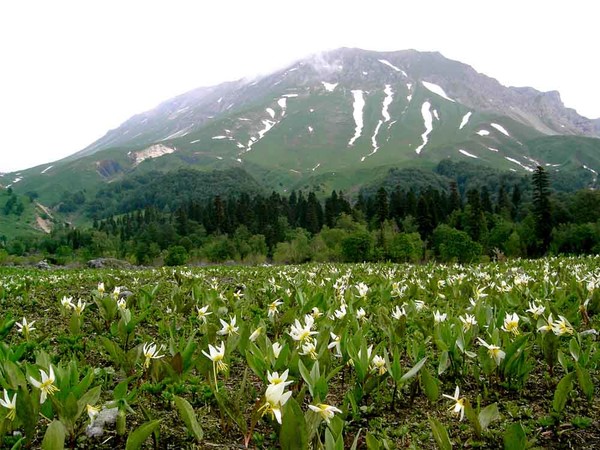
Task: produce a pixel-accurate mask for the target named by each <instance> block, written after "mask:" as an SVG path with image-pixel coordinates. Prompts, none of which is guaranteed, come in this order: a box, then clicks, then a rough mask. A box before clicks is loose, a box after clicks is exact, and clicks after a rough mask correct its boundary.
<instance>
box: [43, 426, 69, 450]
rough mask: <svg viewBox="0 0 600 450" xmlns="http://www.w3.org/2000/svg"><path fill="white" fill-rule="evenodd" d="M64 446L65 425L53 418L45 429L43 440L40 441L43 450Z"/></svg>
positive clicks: (61, 449)
mask: <svg viewBox="0 0 600 450" xmlns="http://www.w3.org/2000/svg"><path fill="white" fill-rule="evenodd" d="M64 448H65V427H64V426H63V424H62V423H61V422H60V421H58V420H54V421H53V422H52V423H51V424H50V425H48V428H47V429H46V434H45V435H44V440H43V441H42V449H43V450H63V449H64Z"/></svg>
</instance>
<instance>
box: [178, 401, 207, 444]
mask: <svg viewBox="0 0 600 450" xmlns="http://www.w3.org/2000/svg"><path fill="white" fill-rule="evenodd" d="M175 405H176V406H177V410H178V411H179V416H180V417H181V419H182V420H183V422H184V423H185V426H186V427H187V429H188V431H189V432H190V433H192V434H193V435H194V437H195V438H196V441H198V442H201V441H202V438H203V437H204V432H203V431H202V427H201V426H200V424H199V423H198V419H197V418H196V413H195V412H194V408H193V407H192V405H190V402H188V401H187V400H186V399H184V398H181V397H178V396H175Z"/></svg>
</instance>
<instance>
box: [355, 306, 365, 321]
mask: <svg viewBox="0 0 600 450" xmlns="http://www.w3.org/2000/svg"><path fill="white" fill-rule="evenodd" d="M356 318H357V319H358V320H365V319H366V318H367V312H366V311H365V310H364V309H363V308H359V309H358V311H356Z"/></svg>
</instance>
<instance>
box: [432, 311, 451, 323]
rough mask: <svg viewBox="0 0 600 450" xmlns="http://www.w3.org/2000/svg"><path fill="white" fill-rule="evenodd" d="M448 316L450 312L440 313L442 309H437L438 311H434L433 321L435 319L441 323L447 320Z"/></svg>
mask: <svg viewBox="0 0 600 450" xmlns="http://www.w3.org/2000/svg"><path fill="white" fill-rule="evenodd" d="M447 317H448V314H446V313H443V314H442V313H440V311H439V310H436V311H435V312H434V313H433V321H434V322H435V323H441V322H445V321H446V318H447Z"/></svg>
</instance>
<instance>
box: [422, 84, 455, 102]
mask: <svg viewBox="0 0 600 450" xmlns="http://www.w3.org/2000/svg"><path fill="white" fill-rule="evenodd" d="M421 84H422V85H423V86H424V87H425V88H426V89H427V90H429V91H431V92H433V93H434V94H437V95H439V96H440V97H442V98H445V99H446V100H448V101H451V102H454V100H452V99H451V98H450V97H448V95H446V92H445V91H444V89H442V87H441V86H438V85H437V84H435V83H429V82H428V81H421Z"/></svg>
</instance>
